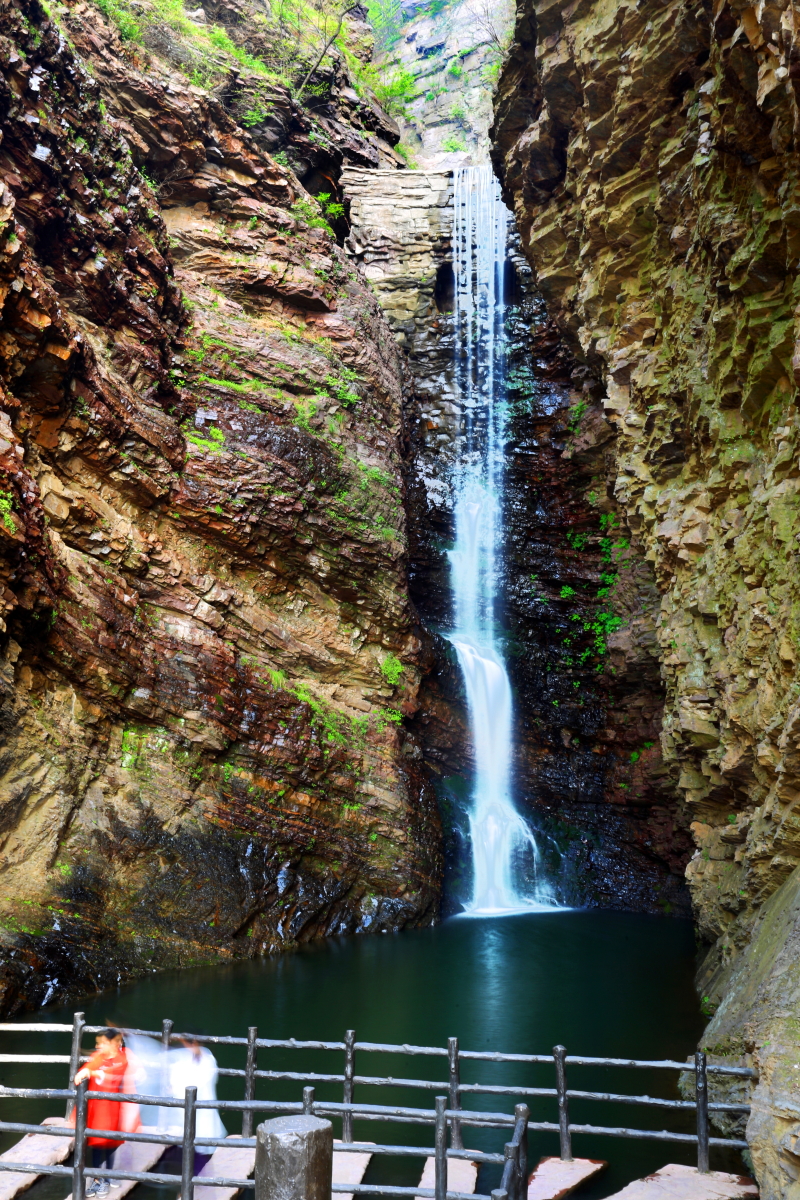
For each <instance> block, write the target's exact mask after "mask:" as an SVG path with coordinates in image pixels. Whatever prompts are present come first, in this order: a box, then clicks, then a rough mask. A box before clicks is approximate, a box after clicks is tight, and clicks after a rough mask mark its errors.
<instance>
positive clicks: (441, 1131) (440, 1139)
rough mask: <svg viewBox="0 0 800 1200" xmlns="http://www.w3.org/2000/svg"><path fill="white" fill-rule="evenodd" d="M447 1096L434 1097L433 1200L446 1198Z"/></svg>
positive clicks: (445, 1199)
mask: <svg viewBox="0 0 800 1200" xmlns="http://www.w3.org/2000/svg"><path fill="white" fill-rule="evenodd" d="M446 1113H447V1097H446V1096H437V1097H436V1130H435V1136H434V1143H433V1145H434V1150H433V1154H434V1167H435V1175H434V1183H433V1191H434V1200H447V1116H446Z"/></svg>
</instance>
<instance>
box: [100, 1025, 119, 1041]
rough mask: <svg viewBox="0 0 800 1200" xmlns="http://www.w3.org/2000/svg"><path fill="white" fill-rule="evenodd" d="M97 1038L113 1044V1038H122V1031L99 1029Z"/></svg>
mask: <svg viewBox="0 0 800 1200" xmlns="http://www.w3.org/2000/svg"><path fill="white" fill-rule="evenodd" d="M97 1036H98V1037H101V1038H105V1039H106V1041H109V1042H113V1040H114V1038H121V1037H122V1030H120V1029H112V1028H111V1027H110V1026H109V1028H108V1029H101V1030H100V1032H99V1033H98V1035H97Z"/></svg>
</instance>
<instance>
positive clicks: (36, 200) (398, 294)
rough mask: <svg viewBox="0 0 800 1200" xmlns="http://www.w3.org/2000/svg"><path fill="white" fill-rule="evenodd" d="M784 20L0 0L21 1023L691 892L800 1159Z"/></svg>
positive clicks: (798, 372) (788, 14) (762, 1162)
mask: <svg viewBox="0 0 800 1200" xmlns="http://www.w3.org/2000/svg"><path fill="white" fill-rule="evenodd" d="M796 26H797V27H798V29H800V10H798V9H796V8H795V6H793V5H792V4H791V3H786V4H784V5H783V6H781V4H780V0H776V2H775V3H772V0H759V3H758V4H756V5H755V6H753V7H748V6H747V5H746V4H745V3H744V2H743V0H702V2H701V3H699V4H698V3H696V2H691V3H690V2H687V0H635V2H634V0H618V2H617V3H613V4H612V3H608V2H607V0H577V2H576V3H570V4H567V5H558V4H556V3H552V2H550V0H519V4H518V7H517V10H516V12H513V11H512V10H511V7H510V6H509V5H508V4H507V3H506V0H496V2H495V3H492V2H491V0H403V2H402V3H392V2H391V0H374V3H372V2H371V3H370V4H369V6H368V7H363V8H362V7H361V6H359V5H356V6H353V7H347V6H346V5H342V6H340V7H339V8H336V7H335V6H334V5H332V4H331V3H330V2H329V0H308V2H306V0H291V2H290V0H205V2H204V3H202V4H199V3H198V7H197V8H196V9H194V10H190V9H189V8H187V7H185V6H184V5H183V3H182V2H181V0H97V3H92V2H90V0H48V2H47V3H45V0H0V550H1V553H0V580H1V581H2V592H1V593H0V601H1V602H2V611H1V612H0V616H2V634H0V653H2V660H1V661H0V668H1V670H0V679H1V680H2V682H1V684H0V689H1V692H0V694H1V695H2V707H1V708H0V713H1V714H2V715H1V717H0V721H1V724H0V728H1V729H2V737H1V738H0V820H1V824H0V835H1V836H2V843H1V848H0V876H1V877H2V881H3V885H4V886H3V887H2V889H1V890H0V911H1V913H2V916H0V943H1V944H2V958H1V960H0V1007H2V1011H3V1014H4V1016H6V1017H9V1016H12V1017H13V1016H17V1015H19V1014H21V1013H23V1012H25V1011H29V1010H31V1009H34V1008H38V1007H41V1006H43V1005H47V1004H52V1003H56V1002H58V1003H62V1004H63V1003H65V1002H67V1001H70V1000H71V999H72V998H73V997H79V996H82V995H87V994H89V993H93V992H98V991H102V990H103V989H109V988H112V987H116V986H117V985H120V984H122V983H124V982H125V981H127V980H131V979H135V978H136V977H140V976H144V975H146V974H148V973H152V972H156V971H162V970H165V969H169V968H177V967H181V968H188V967H197V966H201V965H204V966H207V967H210V966H211V965H213V964H221V963H231V962H233V961H235V960H247V959H253V960H255V959H258V958H260V957H261V956H266V955H275V954H280V953H283V952H284V951H288V950H292V949H295V948H297V947H298V946H300V945H302V944H303V943H307V942H313V941H316V940H317V939H321V938H334V937H339V936H341V935H347V934H367V933H370V934H389V933H392V934H394V933H398V932H399V931H401V930H410V929H422V928H424V927H427V926H429V925H432V924H435V923H437V922H438V921H440V920H443V919H445V918H451V917H453V916H455V915H456V914H462V913H464V912H465V911H466V912H467V913H472V914H473V915H475V914H477V916H480V915H481V914H484V915H485V914H486V913H489V914H494V915H497V913H498V912H500V913H503V912H510V911H511V910H512V909H513V910H517V911H519V910H520V909H521V910H523V911H527V912H534V911H536V910H537V908H541V909H551V910H556V911H562V910H563V911H566V910H569V909H572V910H574V909H587V910H598V911H599V910H602V911H609V910H616V911H617V912H620V913H621V912H634V913H642V914H649V915H650V916H651V917H652V918H653V920H654V921H655V920H656V919H658V922H659V923H660V924H659V926H658V927H659V928H662V927H665V926H664V925H663V924H661V923H667V922H677V923H681V922H683V923H684V924H686V927H687V928H688V921H689V920H690V919H691V920H692V921H693V922H694V928H695V932H696V935H697V939H698V959H697V989H698V1004H699V1005H700V1006H701V1011H702V1014H703V1017H704V1018H705V1019H707V1020H708V1021H709V1023H708V1025H707V1028H706V1030H705V1032H704V1033H703V1036H702V1038H701V1040H700V1045H701V1047H702V1048H703V1049H705V1050H706V1051H707V1052H708V1054H709V1057H710V1060H711V1061H712V1062H717V1063H729V1064H734V1065H746V1066H748V1067H753V1068H755V1070H756V1071H757V1073H758V1079H757V1082H756V1083H755V1085H754V1086H753V1088H752V1089H748V1088H747V1087H746V1085H745V1084H743V1083H742V1082H740V1081H738V1082H735V1083H734V1084H729V1085H725V1086H723V1085H722V1084H720V1083H719V1082H714V1083H713V1084H712V1099H713V1098H717V1099H723V1098H727V1099H733V1100H737V1099H738V1100H742V1099H748V1100H749V1101H750V1102H751V1104H752V1111H751V1113H750V1115H749V1117H747V1119H746V1121H745V1119H744V1118H741V1119H739V1118H732V1117H730V1116H727V1115H726V1116H720V1117H719V1118H718V1121H717V1123H718V1126H719V1128H720V1130H722V1131H723V1132H728V1133H730V1132H734V1133H736V1132H737V1131H738V1133H739V1134H744V1133H746V1137H747V1142H748V1146H749V1149H748V1151H747V1152H746V1154H747V1156H748V1157H746V1159H745V1162H746V1164H747V1166H748V1169H752V1171H753V1172H754V1174H755V1176H756V1178H757V1181H758V1184H759V1187H760V1189H761V1194H762V1195H763V1196H764V1197H766V1198H768V1200H777V1198H778V1197H781V1198H782V1197H788V1198H789V1200H800V1079H798V1077H797V1076H798V1073H800V1072H798V1063H800V1008H799V1007H798V1006H799V1005H800V590H799V589H800V584H798V573H797V555H798V553H799V552H800V551H798V542H799V541H800V420H799V419H798V416H797V388H798V385H800V349H799V348H798V347H800V342H799V341H798V337H800V326H799V325H798V314H800V308H798V297H797V295H796V293H797V283H796V280H797V277H798V272H800V215H798V214H800V203H799V201H800V180H799V179H798V162H800V158H798V141H797V139H798V137H800V107H799V104H798V101H799V100H800V92H798V81H800V32H796ZM795 771H798V775H797V776H796V775H795ZM508 919H509V920H512V919H516V918H508ZM526 919H527V918H526ZM653 928H654V929H655V928H656V926H655V925H654V926H653ZM401 936H405V935H401ZM632 952H633V951H632ZM586 986H587V987H589V988H590V987H591V980H586ZM502 1048H503V1049H506V1048H508V1049H514V1047H511V1046H509V1047H506V1046H503V1047H502ZM537 1048H538V1047H536V1046H534V1047H529V1048H528V1049H531V1050H533V1049H537ZM585 1052H591V1048H589V1050H588V1051H585ZM625 1052H626V1053H629V1052H628V1051H625ZM685 1052H686V1053H688V1050H686V1051H685ZM630 1053H632V1051H630ZM665 1056H666V1051H665ZM719 1078H722V1077H718V1079H719ZM751 1093H752V1094H751ZM745 1127H746V1128H745ZM603 1194H605V1193H603Z"/></svg>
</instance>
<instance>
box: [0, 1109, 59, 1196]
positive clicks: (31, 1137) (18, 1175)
mask: <svg viewBox="0 0 800 1200" xmlns="http://www.w3.org/2000/svg"><path fill="white" fill-rule="evenodd" d="M42 1125H62V1126H63V1125H69V1121H67V1120H66V1118H65V1117H45V1119H44V1121H42ZM72 1143H73V1139H72V1138H67V1137H47V1136H46V1134H43V1133H26V1134H25V1137H24V1138H22V1140H21V1141H19V1142H17V1143H16V1145H14V1146H12V1147H11V1148H10V1149H9V1150H6V1151H5V1153H4V1154H0V1158H2V1160H3V1162H11V1163H14V1162H18V1163H31V1164H35V1165H36V1166H39V1164H41V1165H42V1166H43V1167H54V1166H56V1165H57V1164H58V1163H63V1162H64V1161H65V1160H66V1159H68V1158H69V1156H70V1154H71V1153H72ZM41 1178H42V1177H41V1175H29V1174H27V1173H26V1172H24V1171H3V1172H2V1173H0V1200H13V1197H14V1196H18V1195H19V1193H20V1192H24V1191H25V1190H26V1189H27V1188H29V1187H30V1186H31V1184H32V1183H35V1182H36V1180H37V1179H41Z"/></svg>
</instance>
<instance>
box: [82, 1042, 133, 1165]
mask: <svg viewBox="0 0 800 1200" xmlns="http://www.w3.org/2000/svg"><path fill="white" fill-rule="evenodd" d="M85 1065H86V1066H87V1067H88V1068H89V1071H90V1078H89V1091H90V1092H119V1091H121V1090H122V1080H123V1078H124V1076H125V1071H126V1070H127V1066H128V1058H127V1055H126V1053H125V1050H124V1048H123V1049H121V1050H119V1051H118V1052H117V1053H116V1054H114V1055H112V1057H111V1058H103V1056H102V1055H101V1054H100V1053H97V1054H93V1055H92V1057H91V1058H90V1059H89V1061H88V1062H87V1063H86V1064H85ZM121 1110H122V1105H121V1104H120V1103H119V1102H118V1101H116V1100H90V1101H89V1103H88V1105H87V1113H86V1127H87V1129H120V1128H121V1118H122V1112H121ZM86 1143H87V1145H89V1146H109V1147H113V1146H121V1145H122V1142H121V1141H114V1140H113V1139H112V1138H100V1137H89V1138H87V1139H86Z"/></svg>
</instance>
